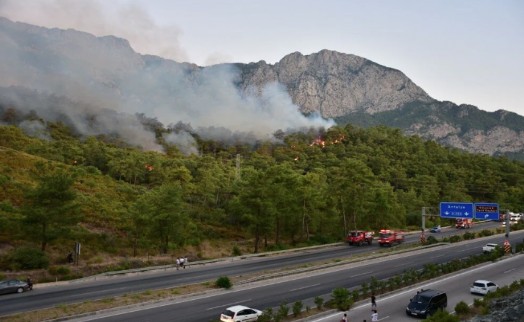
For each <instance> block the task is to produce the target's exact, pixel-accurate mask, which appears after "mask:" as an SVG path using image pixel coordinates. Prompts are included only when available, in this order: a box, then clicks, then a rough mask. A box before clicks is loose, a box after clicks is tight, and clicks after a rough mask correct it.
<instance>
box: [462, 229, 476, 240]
mask: <svg viewBox="0 0 524 322" xmlns="http://www.w3.org/2000/svg"><path fill="white" fill-rule="evenodd" d="M462 238H464V240H470V239H475V233H470V232H469V231H468V232H466V233H464V235H463V236H462Z"/></svg>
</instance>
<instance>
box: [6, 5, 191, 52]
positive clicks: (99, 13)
mask: <svg viewBox="0 0 524 322" xmlns="http://www.w3.org/2000/svg"><path fill="white" fill-rule="evenodd" d="M0 16H3V17H5V18H8V19H10V20H13V21H20V22H26V23H30V24H33V25H37V26H43V27H48V28H60V29H70V28H71V29H75V30H80V31H85V32H88V33H91V34H93V35H96V36H106V35H114V36H118V37H121V38H124V39H127V40H128V41H129V42H130V43H131V46H132V47H133V48H134V49H135V50H136V51H137V52H140V53H143V54H153V55H157V56H160V57H165V58H169V59H174V60H176V61H179V62H183V61H188V57H187V53H186V52H185V50H184V49H183V48H182V47H181V45H180V42H179V38H180V36H181V30H180V29H179V28H178V27H177V26H175V25H170V26H160V25H158V24H157V23H155V22H154V21H153V19H152V18H151V16H150V15H149V14H148V13H147V12H146V11H145V10H144V9H143V8H141V7H140V6H138V5H137V4H134V3H132V2H129V1H118V0H111V1H104V0H87V1H81V0H28V1H20V0H0Z"/></svg>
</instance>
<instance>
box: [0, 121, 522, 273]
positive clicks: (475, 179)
mask: <svg viewBox="0 0 524 322" xmlns="http://www.w3.org/2000/svg"><path fill="white" fill-rule="evenodd" d="M48 130H49V133H50V136H51V137H50V138H47V139H45V140H43V139H36V138H33V137H28V136H26V135H25V134H24V133H23V132H22V131H21V130H20V129H19V128H17V127H14V126H0V184H1V187H2V188H1V189H0V255H1V260H0V263H1V265H2V266H3V267H2V268H3V269H7V268H10V267H11V266H10V265H13V264H12V262H13V261H10V260H8V259H9V258H12V256H13V254H14V253H15V249H20V247H22V246H23V247H25V248H26V249H40V250H43V251H44V254H46V256H47V257H48V258H49V260H50V262H51V263H53V261H57V260H58V258H61V259H62V258H63V254H66V253H68V252H69V251H70V250H71V249H72V247H73V245H74V243H75V241H80V242H81V243H82V252H83V253H82V256H83V258H84V259H86V258H90V257H95V256H98V255H99V254H113V255H117V256H130V257H131V256H135V255H141V256H143V255H144V254H170V253H177V252H180V250H181V249H183V248H185V247H189V246H191V247H192V248H193V249H196V250H198V249H199V247H200V246H201V245H203V244H204V243H208V244H216V245H218V244H220V243H226V244H228V245H237V244H238V245H241V247H242V251H249V252H259V251H263V250H267V249H275V248H279V247H287V246H289V245H304V244H313V243H324V242H332V241H341V240H342V238H343V237H344V236H345V233H346V232H347V231H348V230H349V229H353V228H359V229H372V230H378V229H380V228H384V227H387V228H400V229H408V228H412V229H417V227H419V226H420V213H421V208H422V207H438V205H439V202H441V201H463V202H480V201H483V202H497V203H499V204H500V208H501V209H511V210H513V211H523V210H524V164H523V163H521V162H518V161H512V160H509V159H506V158H494V157H490V156H487V155H479V154H469V153H465V152H462V151H459V150H453V149H449V148H444V147H442V146H440V145H438V144H437V143H435V142H431V141H424V140H422V139H420V138H418V137H416V136H412V137H407V136H404V135H403V134H402V132H401V131H400V130H397V129H391V128H386V127H374V128H370V129H361V128H357V127H354V126H351V125H348V126H346V127H332V128H330V129H329V130H327V131H325V132H322V133H319V132H318V131H313V130H311V131H310V132H309V133H295V134H289V135H284V134H282V133H280V134H279V135H277V136H278V137H279V140H278V142H277V141H275V142H259V143H258V144H257V145H254V146H253V145H248V144H237V145H224V144H222V143H219V142H216V141H203V140H199V141H198V150H199V151H198V155H197V154H190V155H184V154H182V153H180V152H179V151H178V150H176V148H174V147H168V146H166V145H165V144H164V148H165V149H166V152H165V153H159V152H142V151H141V150H139V149H136V148H133V147H129V146H125V145H124V143H122V141H120V140H119V139H118V138H116V137H108V136H100V137H89V138H81V137H79V136H77V135H76V134H75V133H72V132H71V130H69V129H68V128H67V127H65V126H63V125H62V124H60V123H53V124H48ZM158 131H161V130H160V129H157V137H159V138H160V137H162V136H161V135H160V134H159V133H158ZM159 143H160V144H162V142H159ZM231 252H232V250H229V254H230V253H231ZM193 255H194V256H198V257H207V256H210V255H209V254H207V253H206V252H205V251H203V250H200V251H198V252H197V253H195V254H193ZM11 268H13V267H11Z"/></svg>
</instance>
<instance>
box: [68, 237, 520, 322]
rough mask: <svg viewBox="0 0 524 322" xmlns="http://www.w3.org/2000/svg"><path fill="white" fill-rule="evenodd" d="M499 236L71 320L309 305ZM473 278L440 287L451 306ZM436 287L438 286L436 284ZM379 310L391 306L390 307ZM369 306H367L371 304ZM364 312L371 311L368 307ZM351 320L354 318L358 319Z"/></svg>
mask: <svg viewBox="0 0 524 322" xmlns="http://www.w3.org/2000/svg"><path fill="white" fill-rule="evenodd" d="M515 236H516V237H519V238H522V236H524V232H522V233H519V234H518V236H517V234H515ZM497 239H500V236H495V237H489V238H484V239H482V240H471V241H466V242H463V243H457V244H449V245H445V246H439V247H435V248H426V249H423V250H417V251H413V252H408V253H402V254H397V255H392V256H387V257H384V256H378V257H377V258H375V259H370V260H366V261H361V262H357V263H351V264H345V265H339V266H333V267H330V268H326V269H323V270H316V271H312V272H304V273H302V274H297V275H293V276H288V277H283V278H279V279H275V280H270V281H262V282H257V283H254V284H251V285H245V286H240V287H233V289H232V290H217V291H213V292H210V293H207V294H202V295H199V296H196V297H190V298H185V299H184V298H180V299H177V300H174V301H166V302H162V303H155V304H151V305H150V306H140V307H135V308H132V309H129V310H128V309H126V310H116V311H112V312H107V313H106V314H104V313H100V314H97V315H92V316H87V317H83V318H80V319H74V320H73V321H77V322H81V321H95V320H96V321H103V322H110V321H123V320H125V321H128V322H135V321H141V322H145V321H160V322H161V321H173V320H176V321H188V322H191V321H195V322H196V321H216V320H217V317H218V316H219V314H220V312H221V311H222V310H223V309H224V308H226V307H228V306H232V305H236V304H243V305H247V306H251V307H255V308H259V309H264V308H269V307H271V308H273V309H274V310H275V309H276V308H277V307H278V306H279V305H280V304H282V303H286V304H288V306H289V307H291V306H292V305H293V303H294V302H296V301H302V302H303V303H304V305H309V306H310V307H313V306H314V304H313V300H314V298H315V297H316V296H322V297H324V298H325V299H328V298H330V294H331V291H332V290H333V289H335V288H337V287H345V288H348V289H355V288H359V287H360V286H361V285H362V284H363V283H364V282H369V281H370V279H371V277H372V276H374V277H376V278H377V279H386V278H389V277H391V276H394V275H397V274H400V273H402V272H404V271H405V270H407V269H410V268H414V269H419V268H422V267H423V266H424V265H425V264H427V263H442V262H447V261H450V260H452V259H455V258H463V257H467V256H470V255H474V254H478V253H480V250H481V247H482V245H483V244H485V243H486V242H491V241H494V240H497ZM514 257H515V260H514V263H515V264H514V266H512V267H513V268H504V269H503V270H507V271H509V272H512V273H511V275H508V276H510V277H509V278H510V279H518V278H517V277H518V276H520V278H521V277H522V276H523V275H522V269H521V268H520V267H522V266H523V265H522V264H523V262H524V255H517V256H514ZM512 260H513V259H512ZM480 266H485V267H486V268H485V270H486V271H491V266H490V265H486V264H483V265H480ZM515 267H516V268H515ZM471 270H472V271H478V270H477V268H472V269H471ZM493 274H495V275H491V273H490V274H484V273H482V275H479V278H480V277H482V278H491V277H494V276H496V275H497V274H500V272H499V273H496V272H495V273H493ZM455 275H457V276H462V275H459V274H457V273H454V274H451V276H455ZM476 278H477V277H468V278H467V279H464V281H462V282H463V283H461V284H459V283H456V286H455V284H453V282H451V284H450V285H447V286H445V287H446V288H445V289H444V290H445V291H446V292H449V295H448V296H449V305H450V306H449V308H451V310H452V309H453V307H454V304H456V302H458V301H459V300H466V299H467V297H466V295H467V294H466V293H467V291H468V290H469V284H471V282H472V281H473V280H474V279H476ZM438 280H439V281H445V280H448V279H447V278H446V279H445V278H440V279H438ZM493 280H494V281H496V282H499V283H501V284H502V285H503V284H504V281H502V280H501V279H500V278H493ZM417 287H421V286H417ZM423 287H424V288H427V287H433V285H432V284H429V283H428V284H424V285H423ZM435 287H441V286H440V285H437V286H435ZM413 289H415V288H413ZM413 289H410V290H409V291H406V292H404V293H402V294H403V295H402V296H399V297H398V298H397V297H392V298H391V300H395V299H396V300H397V301H398V303H400V304H398V303H396V304H395V305H397V307H394V306H390V305H388V304H387V302H386V300H389V299H388V298H381V297H378V299H377V302H378V303H379V306H380V308H381V312H380V313H381V314H382V315H383V317H386V316H388V315H389V316H391V317H392V319H390V321H401V320H403V319H407V317H406V316H404V315H402V313H403V310H404V309H405V305H406V303H407V302H409V298H410V297H411V296H412V293H413V292H412V291H413ZM382 308H391V310H388V309H382ZM367 309H368V310H369V306H368V308H367ZM362 310H363V311H362V312H361V313H358V312H357V309H356V310H355V315H356V317H358V318H360V317H362V319H364V318H367V319H369V318H370V317H369V316H366V312H365V311H366V309H365V307H364V308H362ZM399 312H400V313H399ZM359 314H361V316H359ZM367 314H369V311H368V312H367ZM399 314H400V315H399ZM337 319H338V320H340V315H339V316H334V317H331V318H330V320H329V321H336V320H337ZM352 320H353V321H358V319H352ZM326 321H328V320H326Z"/></svg>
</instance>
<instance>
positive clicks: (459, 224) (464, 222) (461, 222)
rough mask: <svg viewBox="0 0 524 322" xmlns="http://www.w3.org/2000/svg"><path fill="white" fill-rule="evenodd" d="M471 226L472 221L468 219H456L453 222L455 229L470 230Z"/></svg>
mask: <svg viewBox="0 0 524 322" xmlns="http://www.w3.org/2000/svg"><path fill="white" fill-rule="evenodd" d="M472 226H473V219H469V218H457V220H456V222H455V227H456V228H461V229H466V228H471V227H472Z"/></svg>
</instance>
